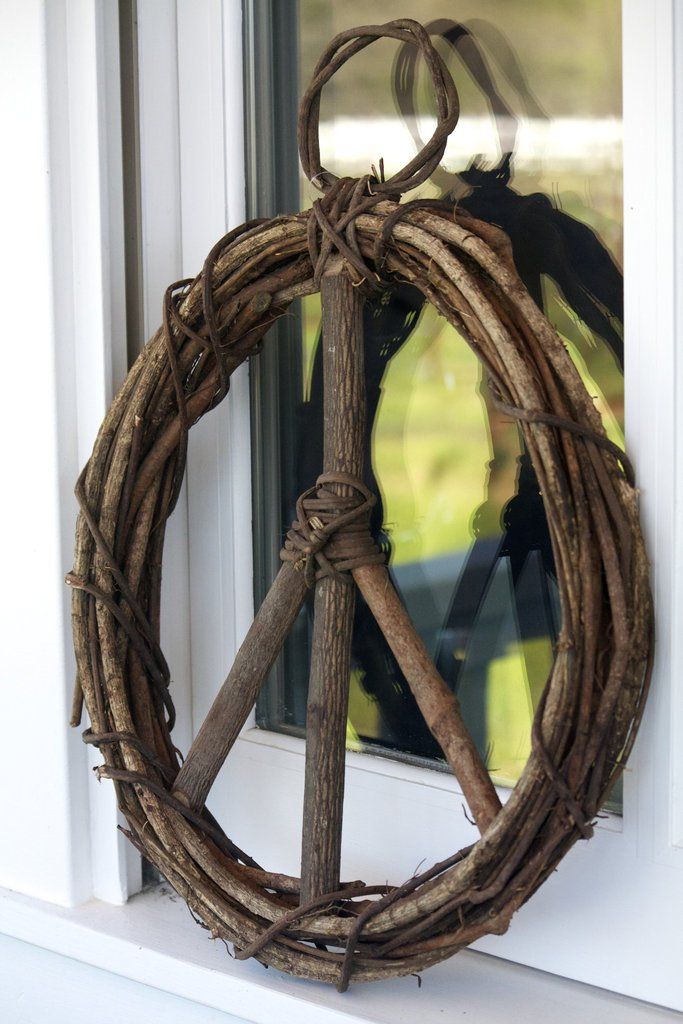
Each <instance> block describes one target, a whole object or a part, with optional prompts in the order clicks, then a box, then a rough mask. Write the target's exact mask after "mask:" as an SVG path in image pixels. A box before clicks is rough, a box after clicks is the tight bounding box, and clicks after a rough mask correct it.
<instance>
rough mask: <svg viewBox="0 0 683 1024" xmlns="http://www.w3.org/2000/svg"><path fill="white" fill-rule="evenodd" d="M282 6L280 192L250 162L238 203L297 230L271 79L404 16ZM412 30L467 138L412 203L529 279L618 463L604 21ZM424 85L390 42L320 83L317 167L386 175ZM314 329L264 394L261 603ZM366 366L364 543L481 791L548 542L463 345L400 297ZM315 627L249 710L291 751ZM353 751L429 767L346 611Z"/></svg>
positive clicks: (537, 658) (487, 13) (549, 614)
mask: <svg viewBox="0 0 683 1024" xmlns="http://www.w3.org/2000/svg"><path fill="white" fill-rule="evenodd" d="M284 7H285V8H286V12H284V13H283V8H282V7H281V6H280V5H275V8H274V11H273V18H274V21H273V25H272V33H273V39H275V40H277V44H276V46H275V50H274V52H273V54H272V57H273V59H274V65H275V68H274V76H275V86H274V90H273V95H274V96H275V97H276V102H275V103H274V105H273V107H272V109H271V111H270V117H271V120H272V123H273V137H274V140H275V143H274V151H273V154H272V160H273V163H272V166H273V167H276V168H277V176H276V177H277V181H276V182H272V183H270V182H268V180H267V176H268V165H267V164H266V165H265V174H264V172H263V168H264V164H263V162H261V163H259V165H258V167H257V171H259V179H258V180H257V181H254V182H253V186H254V187H255V188H256V190H257V194H258V196H259V197H262V196H263V195H264V194H267V192H268V187H267V186H268V185H269V184H271V185H272V186H273V188H274V189H275V191H271V195H272V197H273V199H274V200H275V202H276V205H277V208H278V209H281V208H282V207H283V206H284V207H287V208H288V209H292V210H294V209H305V208H306V207H307V206H308V205H310V201H311V198H312V194H313V191H314V190H313V189H312V188H311V186H310V185H309V183H308V182H307V181H306V180H305V179H303V178H300V177H297V168H298V158H297V153H296V150H295V147H294V145H293V140H294V138H295V134H296V128H295V123H296V122H295V112H296V107H297V99H298V97H297V88H296V85H297V82H296V78H295V77H294V76H292V75H291V73H290V71H289V69H291V67H292V66H296V67H298V69H299V88H303V87H305V85H306V83H307V81H308V79H309V77H310V74H311V70H312V67H313V65H314V63H315V61H316V60H317V57H318V55H319V53H320V52H321V50H322V49H323V47H324V45H325V44H326V42H327V41H328V40H329V39H330V38H331V37H332V36H333V35H334V34H336V32H338V31H339V30H340V29H341V28H343V27H346V26H348V25H350V24H354V23H356V22H357V23H363V21H365V22H368V21H370V22H373V23H379V22H382V21H384V20H388V19H389V18H393V17H400V16H410V13H411V11H413V12H414V5H412V4H410V3H399V4H396V3H388V2H384V0H373V2H372V3H371V4H369V5H368V4H367V3H365V4H361V3H346V4H344V5H343V6H339V5H332V4H329V3H321V2H320V0H299V2H298V3H297V4H288V5H284ZM456 10H457V14H458V17H459V19H460V20H459V21H457V22H456V21H453V20H452V17H453V13H454V11H456ZM420 17H421V19H422V20H423V21H424V23H425V24H427V26H428V28H429V29H430V31H431V33H432V35H433V37H434V39H435V40H436V41H437V42H438V45H439V48H440V50H441V52H442V54H443V56H444V57H445V59H446V61H447V63H448V65H449V67H450V69H451V71H452V74H453V76H454V78H455V82H456V85H457V88H458V92H459V95H460V101H461V117H460V121H459V123H458V125H457V126H456V129H455V131H454V133H453V135H452V137H451V140H450V141H449V145H448V148H447V151H446V154H445V157H444V159H443V161H442V164H441V166H440V168H439V169H438V171H437V172H435V174H434V176H433V178H432V179H431V181H430V182H428V183H427V185H426V186H424V187H423V188H422V189H421V190H420V191H419V193H418V194H419V195H420V196H424V197H430V198H431V197H439V198H448V199H450V200H453V201H457V202H458V203H459V204H460V205H461V206H463V207H464V208H466V209H467V210H469V211H470V212H471V213H473V214H474V215H475V216H479V217H481V218H482V219H485V220H489V221H492V222H494V223H496V224H499V225H501V226H502V227H503V228H504V229H505V230H506V231H507V232H508V234H509V235H510V237H511V240H512V244H513V249H514V253H515V259H516V262H517V266H518V268H519V271H520V274H521V276H522V278H523V280H524V281H525V283H526V284H527V287H528V288H529V290H530V292H531V294H532V295H533V296H534V298H535V299H536V301H537V302H538V304H539V305H540V306H542V307H543V308H544V310H545V311H546V313H547V315H548V317H549V318H550V319H551V321H552V322H553V323H554V324H555V326H556V327H557V329H558V331H559V332H560V334H561V335H562V336H563V338H564V339H565V342H566V344H567V347H568V348H569V350H570V352H571V353H572V355H573V357H574V359H575V361H576V363H577V364H578V366H579V369H580V371H581V373H582V375H583V377H584V379H585V381H586V384H587V386H588V388H589V391H590V393H591V394H593V395H595V400H596V404H597V405H598V407H599V409H600V411H601V414H602V416H603V420H604V422H605V425H606V428H607V430H608V433H609V434H610V436H611V437H612V438H613V440H615V441H617V442H618V443H619V444H623V287H622V273H621V262H622V220H623V218H622V146H621V136H622V121H621V38H620V19H621V4H620V2H619V0H598V2H595V0H583V2H581V3H578V4H573V5H570V6H569V7H568V6H567V5H566V4H560V3H546V4H543V5H540V6H538V5H533V6H532V5H529V4H528V3H526V2H524V0H513V2H510V0H505V2H504V3H503V2H502V0H488V2H486V3H483V4H482V3H479V2H477V3H475V2H462V3H459V4H458V5H457V7H455V6H454V5H453V4H452V3H449V2H445V0H430V2H426V3H423V4H422V5H421V8H420ZM549 41H551V43H550V45H549ZM420 63H421V62H420V60H419V58H417V57H416V53H415V52H414V51H413V50H411V49H410V48H407V47H401V46H399V45H398V44H392V43H391V42H390V41H384V42H382V43H381V44H376V45H375V46H373V47H371V48H368V49H367V50H365V51H364V52H362V53H360V54H358V55H356V56H355V57H354V59H353V61H352V62H350V64H349V65H347V66H346V67H345V68H344V69H343V70H342V72H341V73H339V74H338V75H337V76H335V78H334V79H333V81H332V82H331V83H330V85H329V86H328V87H327V88H326V90H325V93H324V96H323V103H322V116H321V142H322V150H323V162H324V163H325V164H326V166H328V167H330V168H332V169H334V171H335V172H336V173H338V174H340V175H345V174H350V175H359V174H362V173H364V172H365V171H367V170H368V169H369V167H370V165H371V164H373V163H374V164H375V165H378V163H379V159H380V157H381V158H383V159H384V162H385V165H386V166H387V168H388V169H391V168H393V167H398V166H400V165H402V164H403V163H405V162H406V161H407V160H408V159H410V157H411V156H412V155H413V154H414V153H415V151H416V149H417V148H419V146H420V145H421V144H422V142H421V140H423V139H425V138H427V137H428V136H429V134H430V129H429V120H430V117H432V116H433V112H432V111H431V110H430V108H429V86H428V81H427V76H426V74H425V69H424V68H423V67H421V66H420ZM260 71H261V69H259V74H260ZM262 113H264V112H262ZM283 172H284V173H283ZM408 198H415V197H414V196H410V197H408ZM258 212H259V213H260V214H264V213H273V212H275V210H274V209H263V208H261V209H259V210H258ZM319 323H320V303H319V297H317V296H316V297H311V298H310V299H306V300H305V301H304V302H303V303H301V305H300V307H299V309H298V311H297V312H295V313H294V315H293V316H292V317H290V318H288V322H287V324H286V326H285V327H284V328H282V329H281V331H280V337H279V340H278V350H279V351H278V352H275V351H273V352H271V353H269V355H268V357H267V359H268V360H269V362H268V364H267V366H264V367H263V369H262V371H261V372H260V373H259V377H258V384H257V399H258V403H259V405H258V408H259V412H258V415H259V416H260V420H259V423H258V430H257V436H258V437H260V439H261V447H260V458H259V461H258V463H257V467H256V471H257V474H258V475H259V477H260V479H259V483H258V485H257V486H258V487H260V488H262V491H261V492H260V493H259V495H258V498H257V502H256V508H257V510H258V509H259V508H261V502H263V503H264V504H265V507H266V508H267V510H268V511H267V514H266V515H264V516H263V517H262V521H261V528H260V531H259V533H258V534H257V544H258V549H259V551H258V554H259V559H258V561H259V563H260V577H259V578H258V586H257V601H258V600H260V599H262V597H263V596H264V593H265V589H267V585H268V584H269V583H270V580H271V579H272V576H273V575H274V572H275V570H276V567H277V558H278V550H279V546H280V541H281V537H282V533H283V531H284V530H285V529H286V528H287V526H288V524H289V522H291V520H292V519H293V518H294V504H295V501H296V498H297V496H298V495H299V494H300V493H301V492H302V491H303V490H305V489H306V488H307V487H309V486H311V484H312V483H313V482H314V480H315V478H316V476H317V475H318V473H319V472H320V468H321V465H322V369H321V359H320V358H319V352H320V347H319V344H318V343H319V334H320V331H319ZM365 347H366V382H367V407H368V439H367V452H368V457H367V458H366V483H367V485H368V486H369V487H370V488H371V489H372V490H373V492H375V493H377V494H378V496H379V502H378V505H377V506H376V508H375V513H374V519H373V530H374V534H375V539H376V541H377V543H378V544H379V545H380V546H381V547H382V549H383V550H384V551H385V552H386V555H387V558H388V562H389V565H390V569H391V572H392V576H393V578H394V581H395V583H396V585H397V587H398V590H399V592H400V593H401V595H402V597H403V600H404V602H405V604H406V606H407V608H408V610H409V612H410V614H411V617H412V619H413V621H414V622H415V624H416V625H417V627H418V629H419V631H420V633H421V635H422V638H423V639H424V641H425V643H426V645H427V648H428V649H429V651H430V653H431V655H432V657H433V658H434V660H435V662H436V664H437V666H438V667H439V670H440V672H441V674H442V675H443V677H444V678H445V679H446V681H447V683H448V684H449V686H450V687H451V688H452V689H453V690H454V691H455V692H456V693H457V694H458V697H459V700H460V702H461V705H462V708H463V713H464V716H465V719H466V722H467V724H468V727H469V730H470V732H471V734H472V735H473V737H474V739H475V741H476V742H477V745H478V746H479V749H480V751H481V753H482V755H483V756H484V757H485V758H486V761H487V764H488V766H489V768H490V770H491V773H492V776H493V778H494V780H495V781H496V783H498V784H500V785H503V786H510V785H514V783H515V781H516V780H517V778H518V777H519V774H520V772H521V770H522V768H523V767H524V764H525V762H526V760H527V757H528V754H529V749H530V729H531V719H532V716H533V712H534V707H535V704H536V702H537V701H538V699H539V697H540V694H541V691H542V689H543V686H544V683H545V680H546V677H547V673H548V670H549V668H550V665H551V664H552V659H553V643H554V640H555V637H556V632H557V628H558V607H557V596H556V582H555V570H554V565H553V558H552V552H551V546H550V537H549V534H548V529H547V524H546V520H545V514H544V511H543V504H542V500H541V497H540V494H539V490H538V484H537V481H536V478H535V475H534V472H533V470H532V468H531V465H530V460H529V458H528V456H527V454H526V452H525V451H524V448H523V446H522V445H521V443H520V437H521V435H520V431H519V429H518V427H517V425H515V424H514V423H513V422H511V421H510V420H509V419H506V418H505V417H504V416H503V415H501V414H500V413H499V412H497V411H496V409H495V408H494V406H493V404H492V402H491V399H490V395H489V393H488V389H487V383H486V380H485V379H484V378H483V377H482V371H481V368H480V366H479V364H478V361H477V359H476V357H475V355H474V354H473V353H472V351H471V350H470V348H469V347H468V345H467V344H466V342H465V340H464V339H463V338H461V337H460V336H459V335H458V333H457V332H456V331H455V329H453V328H452V327H450V326H449V325H447V324H445V323H444V322H443V321H442V320H440V319H439V317H438V316H437V314H436V311H435V310H434V309H433V308H432V307H430V306H429V305H428V304H425V303H424V301H423V300H422V298H421V296H420V295H419V293H417V291H416V290H414V289H413V288H411V287H410V286H407V285H399V286H396V287H394V288H393V289H392V290H391V291H389V292H387V293H384V294H383V295H382V296H381V297H380V298H378V299H377V300H372V301H368V302H367V303H366V311H365ZM276 379H277V382H278V383H277V384H275V383H274V381H275V380H276ZM311 611H312V602H311V601H309V604H308V607H307V608H305V609H304V611H303V612H302V614H301V615H300V616H299V619H298V621H297V624H296V626H295V629H294V631H293V633H292V635H291V637H290V639H289V641H288V643H287V645H286V648H285V652H284V656H283V658H282V659H281V662H280V665H279V668H278V670H277V671H276V673H275V674H274V678H273V680H272V681H271V684H270V687H269V689H268V691H267V692H266V693H264V696H263V698H262V700H261V702H260V705H259V715H258V721H259V724H260V725H261V726H263V727H265V728H268V729H274V730H278V731H282V732H288V733H290V734H293V735H298V736H301V735H303V734H304V732H305V717H306V694H307V680H308V660H309V645H310V638H311V621H312V617H311ZM347 743H348V746H349V747H350V748H352V749H360V750H369V751H371V752H373V753H375V754H382V755H385V756H391V757H394V758H399V759H404V760H409V761H411V762H413V763H422V764H429V765H431V766H432V767H436V768H439V767H443V768H446V766H445V762H444V761H443V759H442V756H441V752H440V750H439V748H438V746H437V744H436V743H435V741H434V740H433V738H432V736H431V734H430V733H429V731H428V729H427V727H426V725H425V724H424V722H423V720H422V718H421V715H420V713H419V710H418V709H417V706H416V704H415V701H414V698H413V697H412V695H411V693H410V691H409V689H408V686H407V684H406V682H405V680H404V678H403V676H402V673H401V671H400V669H399V668H398V666H397V664H396V662H395V659H394V658H393V655H392V654H391V651H390V650H389V647H388V645H387V644H386V641H385V640H384V638H383V636H382V634H381V633H380V631H379V629H378V627H377V626H376V624H375V621H374V619H373V617H372V615H371V614H370V612H369V610H368V609H367V607H366V606H365V604H364V602H363V601H362V598H360V597H359V599H358V605H357V611H356V620H355V637H354V647H353V665H352V678H351V698H350V704H349V714H348V726H347ZM620 806H621V795H620V794H616V797H615V801H614V807H615V809H616V808H618V807H620Z"/></svg>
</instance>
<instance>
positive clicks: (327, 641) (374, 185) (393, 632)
mask: <svg viewBox="0 0 683 1024" xmlns="http://www.w3.org/2000/svg"><path fill="white" fill-rule="evenodd" d="M387 28H388V26H386V25H384V26H382V27H381V29H379V27H378V31H377V34H376V36H374V37H373V35H372V30H368V29H364V30H363V31H364V33H365V35H364V37H363V39H362V42H363V44H364V45H368V42H372V41H373V38H378V37H379V36H380V35H384V36H386V35H387V34H392V33H391V32H389V33H388V32H387ZM391 28H392V29H393V30H394V31H393V34H394V35H395V37H396V38H398V39H403V40H406V39H407V40H409V41H412V42H414V43H415V42H416V43H417V45H418V46H419V47H420V49H421V51H422V53H423V54H424V56H425V57H426V60H427V65H428V67H429V69H430V73H431V75H432V81H433V84H434V88H435V92H436V98H437V109H438V115H439V116H438V122H437V128H436V131H435V133H434V136H433V137H432V139H431V140H430V142H429V143H428V144H427V146H425V148H424V150H423V151H422V152H421V153H420V154H418V156H417V157H416V158H415V159H414V160H413V161H411V163H410V164H409V165H408V166H407V167H406V168H404V169H403V170H402V171H400V172H399V173H398V174H396V175H394V176H393V177H392V178H390V179H389V180H388V181H385V180H383V178H382V176H379V179H378V178H377V177H375V178H371V177H370V176H369V175H368V176H366V177H365V178H361V179H360V180H355V179H346V180H345V179H334V180H333V184H331V185H330V178H331V177H332V176H331V175H330V173H329V172H328V171H326V170H325V169H324V168H323V167H322V165H321V163H320V154H319V147H318V112H319V100H320V90H321V89H322V86H323V85H324V83H325V82H326V81H328V80H329V78H330V77H331V75H332V74H333V73H334V71H335V70H337V69H338V67H339V66H341V64H342V63H344V61H345V60H348V58H349V57H350V56H351V55H352V54H353V53H355V52H357V50H358V49H359V48H360V46H359V42H360V40H359V39H358V37H357V35H356V32H354V34H351V33H349V35H348V38H345V37H344V34H342V36H339V37H337V39H336V40H335V41H334V47H333V48H332V47H331V48H330V50H328V51H327V52H326V53H325V54H323V56H322V57H321V59H320V61H319V63H318V66H317V67H316V69H315V71H314V73H313V81H312V83H311V86H310V87H309V89H308V91H307V92H306V94H305V95H304V97H303V100H302V103H301V113H300V119H299V147H300V155H301V161H302V165H303V167H304V169H305V170H306V173H307V174H308V175H309V177H310V179H311V180H312V181H313V183H314V184H316V185H317V186H318V187H320V188H321V189H322V190H323V192H324V195H323V198H322V199H319V200H317V201H316V203H315V204H314V206H313V210H312V214H311V220H310V227H309V242H310V248H311V250H312V253H311V255H312V259H313V263H314V267H315V278H316V279H317V282H318V283H319V287H320V294H321V301H322V344H323V376H324V438H323V452H324V454H323V467H322V470H323V472H322V475H321V476H320V477H319V478H318V481H317V483H316V485H315V487H312V488H311V489H310V491H308V492H306V494H304V495H302V497H301V498H300V499H299V502H298V503H297V520H296V521H295V523H294V524H293V526H292V529H291V530H290V532H289V535H288V539H287V542H286V544H285V547H284V549H283V551H282V558H283V565H282V567H281V569H280V571H279V573H278V575H277V578H276V580H275V582H274V583H273V585H272V587H271V589H270V591H269V593H268V595H267V596H266V598H265V600H264V602H263V604H262V605H261V608H260V609H259V611H258V614H257V615H256V618H255V619H254V622H253V624H252V626H251V629H250V630H249V632H248V634H247V637H246V639H245V641H244V643H243V645H242V647H241V648H240V650H239V652H238V654H237V657H236V659H235V662H234V665H233V667H232V670H231V671H230V674H229V675H228V677H227V679H226V681H225V683H224V684H223V686H222V688H221V690H220V692H219V694H218V696H217V697H216V699H215V701H214V703H213V706H212V707H211V710H210V711H209V714H208V715H207V717H206V719H205V721H204V723H203V725H202V727H201V729H200V730H199V733H198V735H197V737H196V739H195V741H194V743H193V744H192V747H191V748H190V751H189V753H188V755H187V758H186V760H185V763H184V765H183V767H182V769H181V770H180V772H179V774H178V777H177V779H176V783H175V788H174V795H175V796H176V797H177V798H178V799H181V800H182V801H183V802H185V803H187V804H188V805H189V806H190V807H192V808H193V809H194V810H200V809H201V808H202V807H203V805H204V802H205V800H206V798H207V796H208V793H209V790H210V789H211V786H212V784H213V782H214V780H215V778H216V776H217V774H218V772H219V770H220V768H221V766H222V764H223V762H224V761H225V759H226V757H227V755H228V753H229V751H230V749H231V747H232V745H233V743H234V742H235V740H236V738H237V736H238V734H239V732H240V730H241V728H242V726H243V725H244V723H245V721H246V719H247V716H248V715H249V712H250V710H251V708H252V706H253V704H254V702H255V700H256V697H257V695H258V692H259V690H260V688H261V686H262V684H263V682H264V680H265V679H266V677H267V675H268V673H269V671H270V669H271V667H272V665H273V663H274V661H275V659H276V657H277V655H278V653H279V651H280V649H281V647H282V644H283V642H284V640H285V638H286V636H287V634H288V633H289V631H290V630H291V628H292V626H293V624H294V621H295V619H296V617H297V615H298V614H299V611H300V609H301V606H302V604H303V602H304V598H305V596H306V592H307V589H308V587H309V586H315V599H314V624H313V639H312V652H311V665H310V678H309V689H308V708H307V719H306V776H305V790H304V810H303V837H302V858H301V900H302V902H305V901H306V900H311V899H314V898H316V897H317V896H320V895H322V894H323V893H326V892H332V891H335V890H337V889H338V888H339V882H340V875H339V867H340V856H341V825H342V804H343V792H344V755H345V738H346V717H347V707H348V696H349V679H350V662H351V640H352V629H353V618H354V605H355V588H356V587H358V589H359V590H360V592H361V594H362V595H363V597H364V598H365V600H366V602H367V604H368V606H369V608H370V610H371V611H372V613H373V615H374V616H375V618H376V620H377V623H378V625H379V627H380V629H381V630H382V632H383V634H384V636H385V637H386V640H387V642H388V643H389V646H390V647H391V649H392V651H393V653H394V655H395V657H396V660H397V661H398V664H399V665H400V667H401V670H402V671H403V673H404V675H405V677H406V680H407V682H408V684H409V686H410V688H411V690H412V692H413V694H414V696H415V699H416V701H417V704H418V707H419V708H420V711H421V712H422V714H423V716H424V718H425V721H426V723H427V725H428V726H429V728H430V730H431V732H432V734H433V735H434V737H435V739H436V741H437V742H438V743H439V745H440V747H441V749H442V751H443V753H444V756H445V758H446V760H447V761H448V763H449V765H450V766H451V768H452V769H453V771H454V773H455V775H456V777H457V778H458V780H459V782H460V784H461V786H462V790H463V793H464V795H465V797H466V799H467V801H468V803H469V806H470V810H471V812H472V814H473V816H474V818H475V821H476V823H477V825H478V827H479V829H480V831H483V830H484V829H485V828H486V827H487V826H488V825H489V824H490V823H491V822H492V820H493V819H494V817H495V816H496V814H497V813H498V811H499V809H500V801H499V799H498V796H497V794H496V791H495V788H494V786H493V784H492V782H491V780H490V777H489V774H488V772H487V770H486V767H485V765H484V764H483V762H482V760H481V758H480V756H479V753H478V751H477V748H476V746H475V744H474V742H473V740H472V738H471V737H470V735H469V733H468V731H467V729H466V727H465V725H464V723H463V720H462V717H461V715H460V709H459V705H458V701H457V698H456V697H455V695H454V694H453V693H452V692H451V691H450V690H449V688H448V686H447V685H446V683H445V682H444V680H443V679H442V678H441V676H440V675H439V673H438V671H437V669H436V667H435V666H434V664H433V662H432V661H431V659H430V657H429V654H428V653H427V650H426V648H425V645H424V644H423V642H422V640H421V639H420V637H419V635H418V633H417V632H416V630H415V627H414V626H413V624H412V622H411V620H410V618H409V616H408V614H407V612H406V610H405V608H404V606H403V604H402V603H401V600H400V598H399V597H398V595H397V593H396V590H395V589H394V586H393V584H392V582H391V578H390V576H389V573H388V572H387V569H386V566H385V565H384V564H383V561H384V558H383V556H382V555H381V554H380V553H379V552H378V550H377V548H376V547H375V545H374V543H373V541H372V537H371V535H370V529H369V521H370V520H369V517H370V510H371V508H372V505H373V504H374V501H375V499H374V497H373V496H372V495H371V494H370V493H369V492H368V491H367V489H366V488H365V487H364V485H363V483H362V476H363V452H364V447H365V382H364V366H363V353H364V345H363V302H364V298H363V290H364V288H367V287H368V283H370V284H374V285H375V287H376V286H377V282H378V277H377V274H376V273H375V272H374V271H373V270H372V269H370V268H369V267H368V266H367V265H366V263H365V261H364V260H363V258H362V256H361V254H360V251H359V249H358V247H357V246H356V245H354V240H355V239H354V234H353V229H354V219H355V217H356V216H358V214H359V213H361V212H364V211H366V210H368V209H370V208H372V207H373V206H375V205H377V204H378V203H379V202H380V201H381V200H382V198H386V196H387V195H388V194H391V195H393V196H394V197H396V195H397V194H400V193H401V192H403V191H405V190H406V189H409V188H414V187H415V186H416V185H418V184H420V183H421V182H422V181H424V180H425V179H426V178H427V177H428V176H429V174H430V173H431V171H432V170H433V168H434V166H436V164H437V163H438V161H439V160H440V159H441V156H442V155H443V151H444V148H445V144H446V139H447V137H448V134H449V132H450V131H451V130H452V128H453V127H454V125H455V123H456V121H457V116H458V103H457V94H456V92H455V87H454V85H453V82H452V79H451V78H450V75H449V73H448V71H447V70H446V68H445V66H444V65H443V63H442V61H441V59H440V57H439V56H438V54H437V52H436V51H435V50H434V48H433V47H432V44H431V42H430V40H429V37H428V36H427V34H426V32H425V31H424V29H422V27H421V26H418V25H416V23H415V22H395V23H393V25H392V26H391ZM356 31H357V30H356ZM318 228H319V229H321V230H322V243H321V245H320V246H319V247H318V243H317V229H318ZM360 286H363V287H360Z"/></svg>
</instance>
